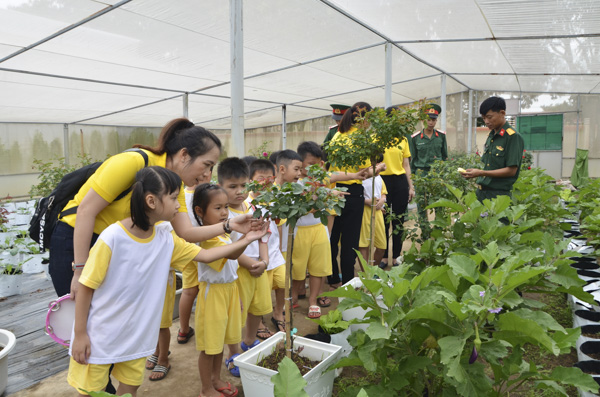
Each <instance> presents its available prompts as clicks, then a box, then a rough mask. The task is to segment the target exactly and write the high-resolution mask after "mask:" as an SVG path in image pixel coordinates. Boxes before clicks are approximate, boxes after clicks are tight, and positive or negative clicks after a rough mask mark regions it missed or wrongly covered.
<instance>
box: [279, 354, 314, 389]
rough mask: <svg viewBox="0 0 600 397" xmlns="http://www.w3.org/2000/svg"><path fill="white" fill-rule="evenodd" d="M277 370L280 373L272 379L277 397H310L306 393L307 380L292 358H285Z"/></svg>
mask: <svg viewBox="0 0 600 397" xmlns="http://www.w3.org/2000/svg"><path fill="white" fill-rule="evenodd" d="M277 369H278V371H279V372H277V374H275V375H273V376H272V377H271V381H272V382H273V385H274V386H275V388H274V395H275V397H308V393H306V392H305V391H304V387H305V386H306V380H304V378H303V377H302V375H301V374H300V370H299V369H298V367H297V366H296V364H295V363H294V362H293V361H292V360H291V359H290V358H288V357H284V358H283V360H281V362H280V363H279V366H278V367H277Z"/></svg>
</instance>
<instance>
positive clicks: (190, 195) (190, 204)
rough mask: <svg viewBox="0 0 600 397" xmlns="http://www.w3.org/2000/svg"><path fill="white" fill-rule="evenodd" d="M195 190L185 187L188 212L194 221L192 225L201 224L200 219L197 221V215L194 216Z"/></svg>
mask: <svg viewBox="0 0 600 397" xmlns="http://www.w3.org/2000/svg"><path fill="white" fill-rule="evenodd" d="M193 201H194V190H193V189H192V190H190V189H188V188H187V187H186V188H185V206H186V207H187V211H188V212H187V214H188V216H189V217H190V221H191V222H192V226H200V225H199V224H198V221H196V217H195V216H194V205H193Z"/></svg>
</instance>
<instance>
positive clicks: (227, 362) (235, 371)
mask: <svg viewBox="0 0 600 397" xmlns="http://www.w3.org/2000/svg"><path fill="white" fill-rule="evenodd" d="M237 356H239V354H234V355H233V356H231V357H229V358H228V359H225V367H226V368H227V370H228V371H229V373H230V374H231V375H233V376H235V377H236V378H239V377H240V369H239V368H238V367H237V365H235V364H234V363H233V359H234V358H236V357H237ZM230 365H231V366H230Z"/></svg>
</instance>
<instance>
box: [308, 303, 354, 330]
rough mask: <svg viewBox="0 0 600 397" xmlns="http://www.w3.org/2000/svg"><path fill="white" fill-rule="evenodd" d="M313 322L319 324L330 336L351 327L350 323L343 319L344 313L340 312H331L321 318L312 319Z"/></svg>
mask: <svg viewBox="0 0 600 397" xmlns="http://www.w3.org/2000/svg"><path fill="white" fill-rule="evenodd" d="M311 321H312V322H314V323H317V324H319V325H320V326H321V328H323V330H324V331H325V332H326V333H328V334H330V335H331V334H338V333H340V332H342V331H344V330H346V329H348V327H349V326H350V323H349V322H348V321H344V320H343V319H342V312H340V311H339V310H337V309H336V310H330V311H329V313H327V314H323V315H322V316H321V317H319V318H315V319H311Z"/></svg>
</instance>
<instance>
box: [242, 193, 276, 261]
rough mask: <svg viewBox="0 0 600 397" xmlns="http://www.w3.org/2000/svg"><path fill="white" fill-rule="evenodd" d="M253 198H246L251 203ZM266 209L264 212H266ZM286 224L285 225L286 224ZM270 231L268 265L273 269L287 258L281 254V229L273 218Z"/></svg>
mask: <svg viewBox="0 0 600 397" xmlns="http://www.w3.org/2000/svg"><path fill="white" fill-rule="evenodd" d="M251 201H252V199H251V198H250V197H248V198H247V199H246V202H247V203H249V204H250V203H251ZM264 211H265V210H264V209H263V210H262V212H263V213H264ZM284 226H285V225H284ZM269 231H270V232H271V233H270V235H269V240H268V241H267V246H268V247H269V265H268V266H267V270H273V269H275V268H277V267H279V266H281V265H284V264H285V258H284V257H283V255H282V254H281V250H280V249H279V239H280V236H279V229H277V223H275V221H273V220H271V223H270V225H269Z"/></svg>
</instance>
